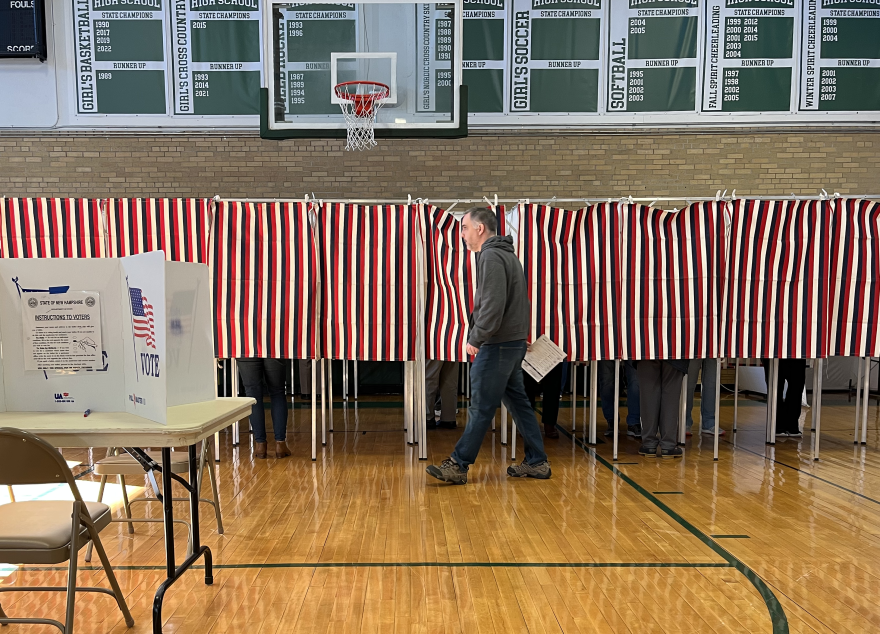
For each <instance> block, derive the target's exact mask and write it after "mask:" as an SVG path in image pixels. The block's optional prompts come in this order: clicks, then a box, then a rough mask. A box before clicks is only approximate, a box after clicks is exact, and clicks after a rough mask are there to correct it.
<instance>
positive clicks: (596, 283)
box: [519, 203, 620, 361]
mask: <svg viewBox="0 0 880 634" xmlns="http://www.w3.org/2000/svg"><path fill="white" fill-rule="evenodd" d="M519 209H520V216H521V221H520V248H519V254H520V261H521V262H522V263H523V269H524V271H525V275H526V286H527V288H528V291H529V299H530V303H531V311H532V335H531V339H532V341H534V340H536V339H537V338H538V337H539V336H541V335H544V334H545V335H547V336H548V337H549V338H550V340H551V341H553V343H555V344H556V345H557V346H559V347H560V348H562V349H563V350H564V351H565V353H566V356H567V359H568V360H569V361H595V360H605V359H617V358H620V357H619V356H618V332H619V329H618V326H617V319H618V318H617V316H618V306H619V301H620V289H619V276H618V263H619V260H620V251H619V224H618V212H617V203H603V204H600V205H593V206H592V207H589V208H587V209H579V210H577V211H566V210H564V209H557V208H553V207H549V206H547V205H533V204H530V205H520V208H519Z"/></svg>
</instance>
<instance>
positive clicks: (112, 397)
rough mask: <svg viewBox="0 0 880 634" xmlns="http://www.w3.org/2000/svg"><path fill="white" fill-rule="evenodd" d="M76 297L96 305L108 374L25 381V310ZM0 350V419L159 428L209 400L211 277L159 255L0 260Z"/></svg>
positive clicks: (29, 376)
mask: <svg viewBox="0 0 880 634" xmlns="http://www.w3.org/2000/svg"><path fill="white" fill-rule="evenodd" d="M72 291H94V292H97V293H99V295H100V298H101V301H100V304H101V340H102V344H103V345H102V347H103V350H102V355H103V358H104V367H103V368H101V369H100V370H97V371H93V370H78V371H56V372H40V371H26V370H25V369H24V368H25V364H24V346H23V343H22V337H23V324H22V312H21V302H22V301H25V298H27V297H28V296H30V295H32V294H33V293H35V292H47V293H51V294H54V295H58V296H63V295H64V294H65V293H70V292H72ZM169 325H170V331H169ZM169 332H170V333H171V334H170V336H169ZM0 340H2V341H3V354H2V363H0V366H2V367H0V379H2V382H0V385H2V388H3V389H2V390H0V409H3V408H5V409H6V410H8V411H50V412H51V411H58V412H84V411H85V410H86V409H90V410H91V411H93V412H130V413H132V414H136V415H138V416H142V417H144V418H147V419H149V420H153V421H155V422H158V423H163V424H164V423H165V422H166V408H167V407H171V406H173V405H182V404H185V403H194V402H200V401H209V400H213V399H214V389H213V382H212V381H213V340H212V335H211V314H210V300H209V296H208V268H207V267H206V266H204V265H200V264H183V263H179V262H173V263H171V262H165V256H164V253H162V252H161V251H157V252H153V253H146V254H143V255H136V256H132V257H128V258H122V259H19V260H0ZM4 401H5V402H4Z"/></svg>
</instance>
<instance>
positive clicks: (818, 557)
mask: <svg viewBox="0 0 880 634" xmlns="http://www.w3.org/2000/svg"><path fill="white" fill-rule="evenodd" d="M301 405H303V404H301V403H300V402H299V401H297V403H296V406H295V407H294V408H293V409H292V410H291V421H290V426H291V428H292V430H293V431H292V432H291V434H290V440H291V441H292V442H291V443H290V444H291V445H292V448H293V452H294V455H293V456H292V457H290V458H286V459H283V460H274V459H271V458H270V459H269V460H254V459H253V458H252V456H251V452H250V447H249V446H248V444H247V442H248V436H247V435H245V434H242V438H243V442H244V443H245V444H243V445H242V446H240V447H232V446H231V436H230V435H229V434H223V435H221V438H222V447H221V451H222V460H221V462H220V463H218V464H217V465H216V466H215V468H216V472H217V474H218V478H219V482H220V492H221V499H222V506H223V519H224V523H225V527H226V531H225V534H223V535H218V534H217V531H216V526H215V525H214V524H213V522H212V519H213V518H212V516H211V514H210V513H209V510H210V509H209V508H208V507H205V506H203V507H202V518H203V531H202V532H203V536H204V542H206V543H207V544H208V545H209V546H211V548H212V549H213V552H214V561H215V565H216V566H217V569H216V570H215V581H214V585H213V586H205V585H204V583H203V581H202V577H201V575H200V572H199V571H196V572H190V573H187V575H185V577H184V578H183V579H182V580H181V581H179V582H178V583H177V584H176V585H175V586H174V587H173V588H172V590H170V591H169V594H168V595H167V599H166V603H165V611H164V614H165V618H166V622H165V626H164V631H165V632H177V633H183V632H192V633H195V632H198V633H218V634H219V633H233V632H248V633H255V634H256V633H260V634H268V633H281V632H381V633H383V634H384V633H390V632H438V633H439V632H463V633H476V632H530V633H539V632H540V633H550V632H566V633H569V632H582V633H587V632H590V633H592V632H607V633H611V632H614V633H642V632H645V633H647V632H652V633H653V632H658V633H659V632H664V633H666V632H670V633H672V632H682V633H685V632H707V633H722V632H774V633H780V634H781V633H783V632H804V633H807V632H822V633H825V632H838V633H844V632H852V633H857V632H859V633H861V632H864V633H871V632H878V631H880V605H878V600H877V598H878V595H880V432H878V430H880V408H878V407H877V405H876V403H875V402H872V403H871V407H870V421H869V435H868V444H867V446H854V445H853V443H852V434H853V419H854V405H853V403H851V402H849V401H848V398H847V396H846V395H833V394H832V395H826V398H825V407H824V409H823V416H822V421H823V434H822V460H821V461H820V462H813V460H812V458H811V454H810V447H811V442H812V440H811V435H810V433H809V410H808V409H805V410H804V414H805V416H806V418H807V421H808V422H807V433H806V435H805V437H804V438H803V439H784V440H780V441H779V442H777V443H776V445H775V446H772V447H770V446H766V445H765V444H764V411H765V408H764V404H763V403H762V402H759V401H757V400H748V399H743V398H741V399H740V407H739V421H738V427H739V431H738V433H737V434H735V439H734V438H733V436H734V435H733V434H731V433H730V431H729V430H730V428H731V426H732V418H733V407H732V399H731V397H730V396H729V395H728V396H727V397H725V399H724V401H723V405H722V407H721V416H722V427H724V428H726V429H727V430H728V434H727V436H726V438H725V439H724V442H722V444H721V457H720V461H718V462H714V461H713V460H712V444H711V438H709V437H700V436H696V437H694V438H691V439H689V440H688V443H687V446H686V448H685V457H684V459H683V460H676V461H667V460H658V459H646V458H642V457H640V456H639V455H638V453H637V448H638V445H637V443H636V442H635V441H633V440H624V441H622V444H621V453H620V457H619V460H618V462H617V463H616V464H612V461H611V449H610V446H609V445H608V444H600V445H599V446H598V447H596V448H592V447H588V446H586V445H584V444H583V443H582V442H581V437H582V436H581V433H582V429H581V427H580V425H581V420H580V414H581V409H580V407H582V405H580V406H579V410H578V419H579V420H578V432H577V436H576V437H575V438H573V437H571V436H570V435H568V434H566V433H563V434H562V437H561V438H560V439H559V440H548V441H547V448H548V453H549V455H550V457H551V461H552V469H553V478H552V479H551V480H549V481H535V480H517V479H511V478H508V477H506V476H505V474H504V470H505V468H506V466H507V465H508V464H510V461H509V459H508V458H506V457H505V451H506V449H507V448H505V447H502V446H501V445H500V432H499V431H496V432H494V433H490V434H489V435H488V436H487V438H486V442H485V444H484V446H483V450H482V452H481V454H480V458H479V461H478V463H477V464H476V465H475V466H474V467H473V468H472V469H471V472H470V482H469V483H468V485H467V486H462V487H457V486H449V485H445V484H443V483H440V482H437V481H435V480H433V479H432V478H429V477H427V476H426V474H425V466H426V463H424V462H419V461H418V460H417V459H416V457H415V456H414V455H413V449H412V448H411V447H407V446H406V444H405V439H404V433H403V431H402V427H403V425H402V409H401V404H400V403H399V399H396V398H393V397H385V398H375V397H374V398H369V399H362V400H361V402H360V403H359V404H358V406H357V407H355V406H354V404H351V405H350V406H348V407H346V408H345V409H342V404H341V403H339V402H337V408H338V409H337V410H336V413H335V424H336V425H335V426H336V431H335V432H334V433H333V434H329V435H328V443H327V446H326V447H323V448H322V449H321V450H320V452H319V456H318V460H317V461H316V462H312V461H311V460H310V459H309V435H308V429H309V427H308V425H309V414H308V410H307V409H304V408H303V407H301ZM463 419H464V410H462V414H461V415H460V424H463ZM560 419H561V420H560V426H561V427H564V428H566V429H570V425H571V409H567V408H564V409H563V410H562V412H561V414H560ZM600 420H601V414H600ZM600 425H603V423H600ZM242 429H244V424H242ZM430 434H431V435H430V438H429V455H430V458H431V461H432V462H437V461H439V460H441V459H442V458H443V457H445V456H446V455H448V453H449V452H450V450H451V448H452V446H453V445H454V443H455V440H456V439H457V437H458V433H457V432H455V431H432V432H431V433H430ZM270 447H271V444H270ZM520 449H521V443H520ZM97 453H98V452H97V451H96V454H97ZM65 456H66V457H68V458H69V459H75V460H82V461H84V462H83V464H82V465H81V466H79V467H76V468H75V470H76V472H77V473H80V474H82V476H81V478H80V482H82V483H83V487H84V490H87V492H88V494H91V495H94V492H95V488H94V487H95V485H94V484H89V485H87V484H85V483H86V482H90V481H94V480H96V478H95V477H94V476H93V475H92V474H90V473H89V469H88V455H87V454H86V453H85V452H75V451H65ZM130 484H134V485H138V486H139V487H145V486H146V483H145V482H136V483H130ZM205 488H206V489H207V486H206V487H205ZM141 490H142V489H137V490H136V491H134V490H133V492H134V493H137V492H139V491H141ZM205 493H207V490H206V491H205ZM117 494H118V491H117ZM117 497H118V495H117ZM138 507H139V508H138ZM135 509H136V513H137V514H144V513H146V514H148V515H151V516H154V517H155V516H158V512H159V509H158V508H157V507H152V508H149V507H146V506H145V505H143V504H141V505H136V506H135ZM180 512H181V514H185V512H186V511H185V506H184V505H182V504H181V505H180ZM103 540H104V543H105V545H106V547H107V549H108V551H109V552H110V554H111V558H112V562H113V564H114V566H115V567H116V570H117V573H118V575H119V579H120V582H121V585H122V587H123V589H124V591H125V593H126V595H127V597H128V602H129V606H130V608H131V610H132V613H133V615H134V618H135V620H136V626H135V628H133V629H132V630H127V628H126V627H125V625H124V623H123V621H122V619H121V616H120V614H119V612H118V610H116V608H115V605H114V604H113V601H112V599H110V598H109V597H105V596H101V595H80V596H79V598H78V600H77V601H78V609H77V617H76V618H77V631H78V632H84V633H89V634H99V633H105V632H120V633H121V632H126V631H131V632H149V631H151V622H150V615H151V606H152V600H153V593H154V591H155V589H156V587H157V586H158V584H159V583H160V582H161V580H162V578H163V575H164V550H163V541H162V533H161V525H158V524H156V525H144V524H140V525H137V527H136V533H135V534H134V535H129V534H128V532H127V530H126V528H125V527H124V525H121V524H113V525H111V526H110V527H109V528H108V529H106V530H105V532H104V533H103ZM176 544H177V545H176V547H177V552H178V553H179V554H181V553H182V552H183V549H184V547H185V537H184V533H183V529H178V532H177V540H176ZM178 556H179V557H180V555H178ZM95 561H97V558H96V560H95ZM80 563H81V565H83V566H85V569H83V570H81V572H80V574H79V584H80V585H89V584H95V583H97V584H104V583H105V580H104V576H103V573H102V572H101V571H100V569H97V570H96V569H95V566H94V565H91V566H90V565H86V564H85V562H83V561H82V558H81V560H80ZM3 575H5V576H3ZM0 576H2V577H3V578H2V579H0V583H2V584H21V585H28V584H47V585H63V583H64V582H65V578H66V569H65V568H64V567H44V568H36V567H22V568H18V569H16V568H7V569H0ZM0 596H2V602H3V607H4V609H5V610H6V611H7V612H8V613H9V615H10V616H37V615H41V616H49V617H50V618H55V619H59V620H62V619H63V614H64V609H63V594H61V593H56V594H48V593H33V594H31V593H28V594H24V593H22V594H19V593H12V594H3V595H0ZM50 631H55V630H54V629H53V628H50V627H47V626H20V625H19V626H10V627H8V628H4V632H6V633H8V634H13V633H17V632H28V633H39V632H50Z"/></svg>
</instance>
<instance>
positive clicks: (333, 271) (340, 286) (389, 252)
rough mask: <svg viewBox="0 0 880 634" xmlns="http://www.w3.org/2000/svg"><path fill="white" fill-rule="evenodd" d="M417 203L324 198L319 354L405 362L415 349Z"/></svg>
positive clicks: (320, 232)
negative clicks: (337, 201) (366, 202)
mask: <svg viewBox="0 0 880 634" xmlns="http://www.w3.org/2000/svg"><path fill="white" fill-rule="evenodd" d="M419 209H420V206H418V205H415V206H409V205H376V206H369V205H344V204H331V203H327V204H325V205H324V206H323V207H322V208H321V209H320V212H319V216H318V235H319V240H320V246H321V266H322V269H321V289H322V311H321V327H322V329H323V331H322V333H321V337H322V341H323V345H324V350H323V356H324V357H325V358H329V359H358V360H364V361H412V360H413V359H415V355H416V344H417V328H418V327H419V326H420V323H419V322H420V321H421V320H422V319H423V315H421V314H419V313H418V310H417V309H418V302H417V296H416V295H417V288H416V284H417V280H418V277H419V276H418V270H417V266H418V256H417V251H416V250H417V249H420V248H421V240H422V237H421V223H422V221H421V219H420V218H419Z"/></svg>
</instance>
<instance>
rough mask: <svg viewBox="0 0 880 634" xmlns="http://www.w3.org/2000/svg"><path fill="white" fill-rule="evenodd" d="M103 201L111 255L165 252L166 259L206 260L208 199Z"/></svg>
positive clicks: (208, 224) (122, 255)
mask: <svg viewBox="0 0 880 634" xmlns="http://www.w3.org/2000/svg"><path fill="white" fill-rule="evenodd" d="M106 203H107V205H106V209H107V237H108V239H109V243H110V257H112V258H121V257H125V256H127V255H137V254H139V253H148V252H150V251H164V252H165V259H166V260H168V261H169V262H197V263H199V264H207V263H208V234H209V233H210V230H211V213H210V204H211V203H210V200H208V199H205V198H111V199H109V200H107V201H106Z"/></svg>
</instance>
